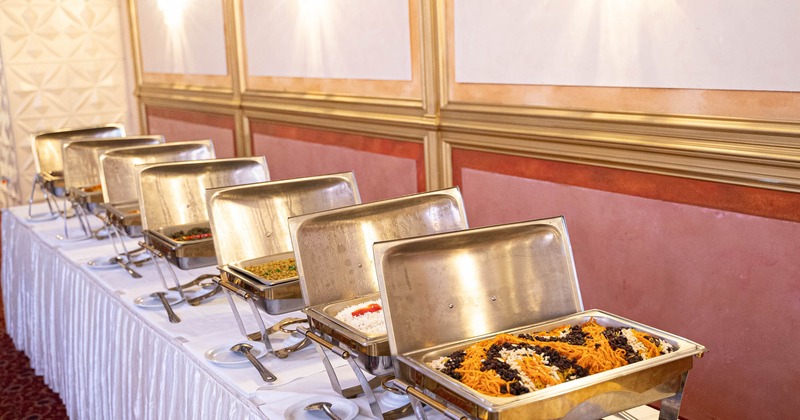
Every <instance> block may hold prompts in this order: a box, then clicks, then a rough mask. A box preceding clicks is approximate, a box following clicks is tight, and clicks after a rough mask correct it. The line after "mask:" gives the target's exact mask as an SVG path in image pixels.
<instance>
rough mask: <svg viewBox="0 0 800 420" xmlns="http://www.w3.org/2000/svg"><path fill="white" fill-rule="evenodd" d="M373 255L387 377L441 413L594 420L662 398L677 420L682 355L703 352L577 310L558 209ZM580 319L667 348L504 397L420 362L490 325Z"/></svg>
mask: <svg viewBox="0 0 800 420" xmlns="http://www.w3.org/2000/svg"><path fill="white" fill-rule="evenodd" d="M374 252H375V260H376V271H377V275H378V281H379V283H380V295H381V299H382V303H383V305H384V311H385V317H386V322H387V330H388V339H389V346H390V349H391V354H392V355H393V356H395V357H396V363H395V374H396V376H397V378H398V379H399V380H400V381H399V382H400V383H405V385H404V386H406V387H407V392H408V393H409V394H410V395H412V396H414V397H415V398H417V399H420V400H422V401H424V402H426V403H428V404H429V405H432V406H434V407H439V408H438V409H440V410H442V411H445V412H446V414H447V415H448V416H461V415H463V414H466V415H468V416H470V417H472V418H479V419H555V418H571V419H585V418H600V417H603V416H606V415H610V414H613V413H617V412H619V411H622V410H626V409H629V408H632V407H635V406H639V405H642V404H647V403H650V402H653V401H657V400H662V418H673V419H676V418H677V409H678V407H679V404H680V397H681V395H682V390H683V384H684V383H685V378H686V375H687V374H688V371H689V369H691V367H692V361H693V359H692V357H691V356H700V355H702V354H703V352H705V347H703V346H701V345H699V344H696V343H693V342H691V341H689V340H686V339H683V338H680V337H677V336H675V335H672V334H669V333H666V332H663V331H659V330H656V329H654V328H651V327H648V326H645V325H642V324H638V323H635V322H633V321H630V320H627V319H625V318H622V317H619V316H616V315H613V314H610V313H607V312H603V311H599V310H590V311H584V310H583V303H582V301H581V297H580V292H579V289H578V281H577V276H576V274H575V268H574V262H573V258H572V249H571V245H570V242H569V237H568V234H567V230H566V224H565V223H564V219H563V218H552V219H543V220H539V221H531V222H523V223H515V224H509V225H502V226H493V227H487V228H480V229H471V230H465V231H460V232H453V233H444V234H439V235H431V236H428V237H420V238H410V239H401V240H396V241H387V242H382V243H377V244H375V246H374ZM590 318H594V319H595V320H596V321H597V322H598V323H599V324H601V325H605V326H625V327H633V328H635V329H638V330H640V331H642V332H646V333H648V334H651V335H653V336H656V337H659V338H662V339H664V340H666V341H667V342H669V343H670V344H672V345H673V346H674V347H675V349H676V351H674V352H672V353H667V354H665V355H661V356H657V357H654V358H651V359H647V360H643V361H640V362H637V363H633V364H630V365H625V366H622V367H618V368H616V369H612V370H609V371H605V372H601V373H596V374H594V375H590V376H586V377H583V378H580V379H575V380H572V381H569V382H565V383H562V384H559V385H554V386H551V387H549V388H545V389H541V390H538V391H532V392H530V393H526V394H522V395H518V396H509V397H490V396H486V395H484V394H481V393H479V392H477V391H475V390H473V389H471V388H469V387H467V386H466V385H464V384H462V383H461V382H458V381H456V380H455V379H453V378H451V377H449V376H446V375H444V374H442V373H440V372H438V371H436V370H435V369H433V368H432V367H430V366H429V364H428V363H429V362H430V361H431V360H433V359H435V358H437V357H439V356H443V355H448V354H450V353H452V352H454V351H456V350H461V349H464V348H466V347H468V346H469V345H471V344H474V343H476V342H478V341H481V340H484V339H489V338H492V337H494V336H495V335H497V334H499V333H503V332H508V333H513V334H518V333H527V332H538V331H546V330H549V329H552V328H554V327H556V326H561V325H565V324H572V325H575V324H581V323H583V322H586V321H587V320H589V319H590ZM420 328H425V330H426V333H425V334H420V333H419V329H420ZM415 410H417V407H415ZM419 413H420V411H418V415H419ZM456 418H458V417H456Z"/></svg>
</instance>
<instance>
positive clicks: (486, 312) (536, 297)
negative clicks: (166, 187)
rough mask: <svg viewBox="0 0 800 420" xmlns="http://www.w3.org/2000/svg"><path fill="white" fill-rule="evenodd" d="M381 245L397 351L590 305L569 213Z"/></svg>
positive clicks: (377, 248) (383, 288) (383, 291)
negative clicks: (569, 230)
mask: <svg viewBox="0 0 800 420" xmlns="http://www.w3.org/2000/svg"><path fill="white" fill-rule="evenodd" d="M374 253H375V268H376V273H377V279H378V283H379V290H380V295H381V299H382V302H383V309H384V311H385V313H384V315H385V317H386V320H387V334H388V336H389V345H390V349H391V352H392V354H393V355H398V354H405V353H407V352H409V351H413V350H419V349H423V348H429V347H432V346H436V345H440V344H444V343H450V342H456V341H460V340H465V339H468V338H471V337H476V336H480V335H483V334H488V333H493V332H498V331H502V330H507V329H510V328H514V327H518V326H521V325H530V324H535V323H537V322H542V321H545V320H548V319H553V318H557V317H559V316H563V315H568V314H573V313H576V312H579V311H581V310H583V302H582V300H581V295H580V290H579V288H578V279H577V276H576V274H575V264H574V261H573V257H572V247H571V245H570V241H569V236H568V234H567V228H566V224H565V222H564V218H563V217H556V218H550V219H542V220H536V221H530V222H523V223H514V224H508V225H501V226H492V227H486V228H478V229H470V230H464V231H457V232H452V233H442V234H438V235H431V236H426V237H418V238H408V239H399V240H394V241H387V242H380V243H376V244H375V245H374ZM420 328H425V330H426V333H425V334H420V333H419V329H420Z"/></svg>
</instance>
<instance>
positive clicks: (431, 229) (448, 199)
mask: <svg viewBox="0 0 800 420" xmlns="http://www.w3.org/2000/svg"><path fill="white" fill-rule="evenodd" d="M437 202H438V203H439V204H440V205H441V207H447V210H443V211H442V212H441V214H437V216H438V218H435V217H433V216H431V215H430V212H429V211H430V209H431V206H432V205H433V204H435V203H437ZM442 202H444V203H446V205H442ZM398 203H399V204H400V206H399V207H398V206H397V204H398ZM426 206H427V208H426V211H425V212H424V213H427V214H426V215H427V216H429V217H432V218H433V219H434V220H426V219H425V218H424V217H419V218H418V219H417V220H414V222H417V224H414V223H411V222H410V220H404V221H405V222H409V223H407V224H403V223H400V221H399V220H395V219H392V226H396V227H397V229H402V228H404V229H407V230H413V229H417V228H418V230H416V231H414V232H413V233H408V232H402V233H400V232H393V233H392V234H391V235H389V238H397V237H398V236H399V235H404V236H416V235H426V234H431V233H437V232H447V231H453V230H461V229H466V228H468V224H467V219H466V213H465V211H464V205H463V199H462V197H461V193H460V191H459V189H458V188H457V187H453V188H448V189H443V190H438V191H430V192H424V193H419V194H412V195H408V196H403V197H397V198H393V199H388V200H383V201H378V202H372V203H366V204H361V205H357V206H350V207H344V208H340V209H335V210H329V211H324V212H319V213H314V214H310V215H305V216H298V217H292V218H289V230H290V232H291V235H292V245H293V248H294V249H295V253H296V255H297V269H298V273H299V275H300V284H301V287H302V288H303V299H304V300H305V303H306V308H304V309H303V312H304V313H305V314H306V315H307V316H308V317H309V322H310V325H309V328H308V329H307V330H305V334H306V336H307V337H308V338H310V339H312V340H313V341H314V343H315V344H316V348H317V352H318V354H319V355H320V358H321V359H322V361H323V364H324V365H325V369H326V372H327V374H328V379H329V380H330V382H331V388H332V389H333V390H334V391H336V392H337V393H339V394H341V395H343V396H349V395H353V393H354V392H355V391H354V389H353V388H350V389H343V388H342V386H341V384H340V381H339V379H338V376H337V375H336V372H335V370H334V369H333V367H332V364H331V363H330V360H329V359H328V355H327V354H326V352H325V349H327V350H329V351H331V352H332V353H334V354H336V355H338V356H339V357H342V358H343V359H345V360H347V361H348V363H349V364H350V366H351V368H352V369H353V372H354V373H355V375H356V377H357V378H358V380H359V384H360V388H361V391H362V392H363V393H364V394H365V396H366V397H367V400H368V402H369V405H370V410H371V411H372V414H373V415H375V416H376V417H379V418H385V419H393V418H397V417H400V416H404V415H406V414H407V413H408V411H409V410H410V406H409V405H406V406H403V407H401V408H398V409H394V410H390V411H388V412H386V413H384V412H383V411H382V409H381V407H380V404H379V403H378V401H377V398H376V397H375V394H374V393H373V391H372V389H373V388H374V384H375V382H374V381H373V382H370V381H369V380H367V378H366V376H365V375H364V372H367V373H369V374H372V375H376V376H377V377H378V378H379V380H383V379H385V376H386V375H387V374H389V373H391V372H392V370H391V369H392V358H391V356H390V355H389V353H388V351H386V350H388V348H387V347H386V345H385V343H386V337H385V336H382V337H377V338H369V339H366V340H359V339H356V340H353V339H352V336H353V331H351V330H350V329H341V327H340V326H339V321H338V320H335V317H334V316H329V315H328V314H327V313H325V311H324V310H322V311H320V310H316V309H314V310H312V309H311V308H312V307H316V306H317V305H329V304H332V303H334V302H336V303H337V304H347V305H349V304H351V303H355V302H358V301H363V300H369V299H366V296H367V295H369V296H370V297H372V296H374V293H376V292H377V290H376V289H377V281H374V282H370V279H371V278H372V277H374V275H375V273H374V269H373V258H372V253H371V252H370V249H360V253H361V254H363V255H361V254H359V255H356V257H355V258H346V259H345V260H346V261H345V262H344V264H345V265H347V263H348V261H349V262H350V263H351V264H354V265H356V264H357V267H358V269H360V270H363V271H359V273H367V274H364V275H365V276H367V283H363V284H357V283H358V281H359V279H355V280H353V279H349V281H350V283H353V284H350V283H348V284H344V283H343V281H342V280H344V279H345V278H347V277H348V276H347V275H345V276H343V277H342V278H337V280H339V283H342V284H343V285H342V286H340V288H341V289H343V290H345V289H346V290H345V293H344V299H342V298H341V297H342V295H341V294H340V296H339V299H335V300H333V301H325V300H326V299H328V298H329V296H330V295H329V294H327V295H326V296H316V295H314V296H311V295H310V292H311V291H312V289H310V288H309V285H308V284H307V278H306V275H307V274H308V273H307V271H309V270H308V269H309V268H310V267H308V266H307V267H306V268H305V270H304V265H303V258H304V255H307V254H304V253H303V250H304V248H305V247H306V245H309V246H310V243H309V244H306V243H305V242H313V240H307V239H304V238H303V237H302V235H299V234H298V233H299V232H300V233H301V234H302V230H303V229H304V228H305V225H308V224H312V223H314V222H323V221H329V220H335V219H336V218H337V217H342V216H346V217H347V218H348V223H352V222H353V220H357V217H356V216H357V215H360V216H361V217H362V218H364V219H366V218H367V217H376V215H380V214H381V213H385V214H389V213H391V211H396V210H397V208H402V209H404V210H407V211H411V210H413V209H414V208H415V207H416V208H425V207H426ZM448 210H449V212H448ZM404 216H405V215H404ZM414 216H420V214H418V213H411V217H412V218H413V217H414ZM386 217H387V216H386V215H384V218H386ZM386 220H388V219H386ZM420 222H421V223H420ZM425 222H427V224H426V223H425ZM343 229H344V228H343ZM355 231H356V230H355V229H353V232H355ZM373 233H374V232H373ZM337 234H338V235H339V236H337V237H336V239H335V240H334V241H335V242H336V243H337V249H336V251H335V252H340V251H341V249H344V250H346V249H347V248H346V246H345V247H344V248H342V246H343V244H347V245H349V246H353V245H354V244H355V243H356V242H358V238H355V239H354V238H345V237H344V236H346V234H344V233H342V232H341V231H339V232H337ZM356 235H364V233H363V230H361V229H359V233H358V234H356ZM334 236H335V235H334ZM389 238H386V237H384V238H368V239H369V240H374V241H380V240H386V239H389ZM362 239H364V238H362ZM317 240H320V239H319V238H318V239H317ZM326 240H327V241H331V240H333V239H332V238H326ZM371 243H372V242H370V244H371ZM329 247H330V249H333V248H332V245H329ZM370 248H371V246H370ZM364 251H366V252H364ZM311 252H312V254H314V255H317V254H319V252H318V251H317V252H315V251H311ZM348 256H352V254H348ZM336 258H338V259H341V258H342V256H341V255H339V256H337V257H336ZM306 264H308V261H307V262H306ZM364 266H366V267H367V268H366V269H364ZM311 267H314V266H311ZM324 268H325V270H328V271H329V270H330V268H329V267H324ZM318 269H319V267H314V270H312V271H314V272H316V271H317V270H318ZM370 269H373V270H372V272H371V273H370V272H369V270H370ZM353 271H356V270H353ZM354 282H355V283H354ZM366 289H369V290H366ZM364 291H365V292H366V293H365V292H364ZM352 294H355V296H350V295H352ZM334 320H335V321H334ZM361 334H362V335H363V333H361ZM356 335H357V334H356ZM348 336H350V337H348ZM359 343H369V344H367V345H366V346H362V345H359ZM362 352H363V353H362ZM370 353H371V354H370ZM378 378H376V379H378Z"/></svg>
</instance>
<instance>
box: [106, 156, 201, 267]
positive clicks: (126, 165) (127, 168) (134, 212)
mask: <svg viewBox="0 0 800 420" xmlns="http://www.w3.org/2000/svg"><path fill="white" fill-rule="evenodd" d="M214 157H215V153H214V143H213V142H212V141H211V140H191V141H183V142H170V143H161V144H155V145H142V146H126V147H118V148H113V149H111V150H108V151H106V152H104V153H102V154H101V155H100V157H99V161H100V163H99V167H100V184H101V186H102V194H103V201H104V202H103V203H100V204H99V206H100V207H101V208H102V209H103V210H104V211H105V216H101V215H98V217H100V219H101V220H103V221H104V222H105V226H106V229H108V231H109V232H113V233H114V234H112V235H110V238H111V241H112V244H114V249H115V250H117V246H116V242H117V241H119V245H120V246H119V247H120V248H122V249H123V252H124V254H125V255H126V256H127V257H128V258H131V254H135V253H138V252H140V251H143V250H145V249H144V248H143V247H139V248H138V249H136V250H133V251H129V250H128V249H127V246H126V245H125V241H124V240H123V239H122V235H121V234H120V233H124V234H125V235H126V236H128V237H129V238H135V237H141V236H143V233H142V230H143V229H142V216H141V212H140V211H139V192H138V191H137V187H138V185H137V184H136V179H135V175H136V165H137V164H144V163H161V162H181V161H186V160H198V159H213V158H214ZM115 169H116V170H115ZM120 170H122V172H123V174H122V178H121V179H120V173H119V172H120ZM126 175H127V176H126ZM112 176H114V177H113V178H112ZM112 179H113V182H112ZM118 189H119V190H123V191H124V192H125V193H126V194H128V195H127V197H126V198H130V200H116V201H112V200H111V197H112V192H114V191H116V190H118ZM122 195H124V194H117V193H115V194H113V196H114V198H118V197H120V196H122Z"/></svg>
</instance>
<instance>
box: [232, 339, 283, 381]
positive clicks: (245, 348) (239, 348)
mask: <svg viewBox="0 0 800 420" xmlns="http://www.w3.org/2000/svg"><path fill="white" fill-rule="evenodd" d="M252 349H253V346H251V345H250V344H247V343H238V344H234V345H233V346H232V347H231V351H236V352H239V353H242V354H244V355H245V357H247V360H249V361H250V363H252V364H253V366H254V367H255V368H256V370H257V371H258V373H259V374H261V379H263V380H264V382H275V381H277V380H278V378H277V377H276V376H275V375H273V374H272V372H270V371H269V370H267V368H266V367H264V365H263V364H262V363H261V362H260V361H258V359H257V358H256V357H255V356H253V353H251V352H250V350H252Z"/></svg>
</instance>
